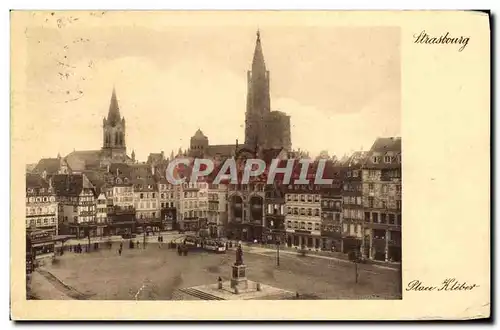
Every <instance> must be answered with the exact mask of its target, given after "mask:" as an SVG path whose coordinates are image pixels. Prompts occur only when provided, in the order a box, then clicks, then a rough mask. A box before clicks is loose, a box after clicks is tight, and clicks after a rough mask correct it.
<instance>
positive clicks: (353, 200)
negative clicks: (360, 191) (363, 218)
mask: <svg viewBox="0 0 500 330" xmlns="http://www.w3.org/2000/svg"><path fill="white" fill-rule="evenodd" d="M351 204H356V197H354V196H351ZM337 207H340V204H339V205H337Z"/></svg>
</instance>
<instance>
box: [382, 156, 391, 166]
mask: <svg viewBox="0 0 500 330" xmlns="http://www.w3.org/2000/svg"><path fill="white" fill-rule="evenodd" d="M391 158H392V157H391V156H384V162H385V163H386V164H390V163H391V161H392V159H391Z"/></svg>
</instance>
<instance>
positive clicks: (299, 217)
mask: <svg viewBox="0 0 500 330" xmlns="http://www.w3.org/2000/svg"><path fill="white" fill-rule="evenodd" d="M319 188H320V187H319V186H315V185H313V184H309V185H301V184H290V185H288V188H287V192H286V195H285V206H286V216H285V229H286V243H287V246H288V247H298V248H302V247H304V248H309V249H313V248H314V249H319V248H320V246H321V191H320V189H319Z"/></svg>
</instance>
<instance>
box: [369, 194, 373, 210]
mask: <svg viewBox="0 0 500 330" xmlns="http://www.w3.org/2000/svg"><path fill="white" fill-rule="evenodd" d="M373 204H374V200H373V197H368V207H369V208H373Z"/></svg>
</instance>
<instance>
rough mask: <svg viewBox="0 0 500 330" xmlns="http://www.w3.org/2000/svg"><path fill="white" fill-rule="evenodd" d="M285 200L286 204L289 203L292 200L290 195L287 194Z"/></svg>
mask: <svg viewBox="0 0 500 330" xmlns="http://www.w3.org/2000/svg"><path fill="white" fill-rule="evenodd" d="M286 200H287V201H288V202H290V201H291V200H292V195H290V194H287V195H286Z"/></svg>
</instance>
